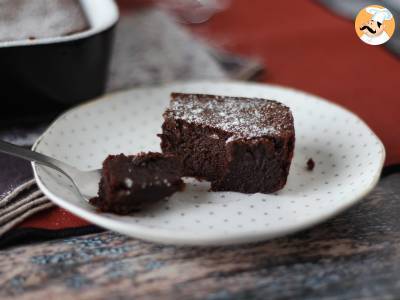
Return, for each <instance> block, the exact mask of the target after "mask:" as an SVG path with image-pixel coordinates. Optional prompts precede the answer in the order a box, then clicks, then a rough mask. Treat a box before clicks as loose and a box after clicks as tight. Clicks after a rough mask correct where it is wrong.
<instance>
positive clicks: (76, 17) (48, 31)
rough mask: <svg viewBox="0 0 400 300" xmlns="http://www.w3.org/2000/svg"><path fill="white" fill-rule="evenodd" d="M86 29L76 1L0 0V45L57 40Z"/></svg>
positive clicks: (83, 17) (84, 18) (85, 23)
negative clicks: (14, 42)
mask: <svg viewBox="0 0 400 300" xmlns="http://www.w3.org/2000/svg"><path fill="white" fill-rule="evenodd" d="M86 29H88V23H87V20H86V17H85V16H84V13H83V11H82V9H81V6H80V4H79V1H77V0H74V1H71V0H68V1H63V0H35V1H32V0H0V41H13V40H25V39H33V38H35V39H39V38H49V37H58V36H64V35H69V34H72V33H74V32H77V31H81V30H86Z"/></svg>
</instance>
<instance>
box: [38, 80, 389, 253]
mask: <svg viewBox="0 0 400 300" xmlns="http://www.w3.org/2000/svg"><path fill="white" fill-rule="evenodd" d="M172 91H176V92H190V93H209V94H220V95H230V96H244V97H258V98H268V99H275V100H278V101H280V102H282V103H284V104H286V105H287V106H289V107H290V108H291V110H292V112H293V116H294V120H295V129H296V146H295V154H294V158H293V162H292V165H291V168H290V174H289V178H288V182H287V184H286V186H285V187H284V189H282V190H281V191H279V192H277V193H275V194H269V195H266V194H259V193H258V194H252V195H247V194H241V193H233V192H209V191H208V189H209V184H208V183H207V182H198V181H196V180H194V179H186V180H185V181H186V183H187V187H186V189H185V191H183V192H179V193H176V194H175V195H173V196H172V197H171V198H170V199H168V200H165V201H161V202H159V203H158V204H157V205H155V206H154V207H153V208H151V209H149V210H147V211H143V212H141V213H136V214H132V215H130V216H118V215H114V214H109V213H100V212H98V211H96V209H95V208H94V207H92V206H91V205H90V204H89V203H88V202H87V200H85V199H82V198H80V197H79V196H78V195H76V194H75V193H74V190H73V189H72V188H71V186H70V183H69V182H68V181H67V180H66V179H65V178H63V177H62V176H58V174H57V172H55V171H52V170H49V169H48V168H46V167H43V166H40V165H38V164H33V168H34V173H35V178H36V180H37V182H38V184H39V186H40V188H41V189H42V190H43V192H44V193H45V194H46V195H47V196H48V197H49V198H50V199H51V200H52V201H54V203H56V204H57V205H59V206H61V207H63V208H65V209H67V210H68V211H70V212H72V213H73V214H76V215H77V216H80V217H81V218H83V219H86V220H88V221H90V222H92V223H94V224H97V225H99V226H102V227H104V228H108V229H110V230H114V231H117V232H120V233H123V234H126V235H129V236H132V237H135V238H140V239H143V240H148V241H153V242H160V243H168V244H185V245H223V244H238V243H246V242H255V241H260V240H266V239H270V238H274V237H278V236H282V235H286V234H289V233H293V232H296V231H299V230H302V229H305V228H308V227H310V226H312V225H315V224H317V223H320V222H322V221H325V220H326V219H328V218H330V217H332V216H334V215H336V214H338V213H340V212H341V211H343V210H345V209H347V208H348V207H350V206H351V205H353V204H355V203H356V202H357V201H359V200H361V199H362V198H363V197H364V196H365V195H366V194H367V193H368V192H369V191H370V190H371V189H372V188H373V187H374V186H375V184H376V183H377V180H378V178H379V175H380V172H381V169H382V165H383V162H384V158H385V150H384V147H383V145H382V143H381V142H380V140H379V139H378V138H377V137H376V135H375V134H374V133H373V132H372V131H371V129H369V128H368V127H367V125H366V124H365V123H364V122H363V121H362V120H360V119H359V118H358V117H357V116H356V115H354V114H353V113H351V112H349V111H347V110H345V109H344V108H341V107H339V106H337V105H335V104H332V103H330V102H328V101H327V100H324V99H321V98H319V97H316V96H313V95H310V94H306V93H304V92H301V91H297V90H293V89H289V88H284V87H280V86H273V85H264V84H248V83H240V82H219V83H211V82H193V83H176V84H172V85H166V86H162V87H157V88H144V89H133V90H129V91H123V92H119V93H114V94H110V95H106V96H104V97H101V98H99V99H97V100H96V101H92V102H89V103H87V104H83V105H80V106H78V107H76V108H73V109H71V110H69V111H67V112H66V113H65V114H63V115H62V116H60V117H59V118H58V119H57V120H56V121H55V122H54V123H53V124H52V125H51V126H50V127H49V128H48V129H47V131H46V132H45V133H44V134H43V135H42V136H41V137H40V138H39V139H38V141H37V142H36V144H35V145H34V147H33V149H34V150H36V151H39V152H41V153H44V154H47V155H50V156H52V157H55V158H57V159H60V160H63V161H65V162H67V163H69V164H71V165H74V166H76V167H77V168H80V169H82V170H91V169H96V168H100V167H101V164H102V161H103V160H104V159H105V158H106V156H107V155H108V154H117V153H126V154H133V153H136V152H139V151H149V150H152V151H157V150H160V148H159V142H160V141H159V138H158V137H157V135H156V134H157V133H159V132H160V128H161V124H162V113H163V111H164V109H165V108H166V107H167V105H168V102H169V94H170V92H172ZM309 158H312V159H313V160H314V161H315V168H314V170H313V171H309V170H307V168H306V166H307V160H308V159H309Z"/></svg>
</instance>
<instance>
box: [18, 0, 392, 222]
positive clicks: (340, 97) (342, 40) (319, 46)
mask: <svg viewBox="0 0 400 300" xmlns="http://www.w3.org/2000/svg"><path fill="white" fill-rule="evenodd" d="M121 4H122V9H124V7H126V8H128V6H130V5H128V4H129V2H128V1H121ZM360 9H361V7H360ZM399 21H400V20H399ZM189 27H190V28H191V30H192V31H193V32H194V33H196V34H198V35H200V36H203V37H205V38H208V39H211V40H213V41H215V42H216V43H217V44H221V45H223V46H224V47H225V48H226V49H228V50H231V51H233V52H237V53H241V54H244V55H250V56H256V57H260V58H262V59H264V61H265V63H266V64H267V65H268V73H267V74H266V76H265V78H264V79H263V80H264V81H265V82H268V83H275V84H280V85H285V86H290V87H294V88H298V89H301V90H304V91H307V92H310V93H313V94H317V95H320V96H322V97H324V98H327V99H329V100H331V101H333V102H336V103H338V104H341V105H343V106H345V107H346V108H348V109H350V110H352V111H353V112H355V113H356V114H358V115H359V116H360V117H361V118H363V119H364V120H365V121H366V122H367V123H368V125H369V126H370V127H371V128H372V129H373V130H374V131H375V132H376V134H377V135H378V136H379V137H380V138H381V140H382V141H383V143H384V144H385V147H386V151H387V158H386V165H388V164H395V163H400V116H399V114H400V99H399V96H398V95H399V92H398V88H399V83H400V81H399V79H400V61H399V59H398V58H396V57H395V56H394V55H392V54H391V53H390V52H388V51H387V50H386V49H385V48H383V47H382V46H369V45H365V44H363V43H362V42H361V41H360V40H359V39H358V37H357V35H356V34H355V31H354V24H353V23H352V22H349V21H347V20H345V19H342V18H340V17H338V16H335V15H333V14H332V13H330V12H329V11H327V10H326V9H325V8H323V7H322V6H319V5H318V4H316V3H314V2H311V1H308V0H297V1H289V0H286V1H283V0H281V1H272V0H271V1H266V0H252V1H248V0H233V1H232V5H231V6H230V7H229V9H227V10H226V11H223V12H221V13H218V14H217V15H216V16H215V17H213V18H212V19H211V20H210V21H208V22H207V23H204V24H201V25H192V26H189ZM85 225H88V223H87V222H86V221H83V220H81V219H79V218H77V217H75V216H73V215H71V214H70V213H68V212H66V211H64V210H63V209H61V208H54V209H51V210H49V211H45V212H42V213H40V214H38V215H36V216H34V217H32V218H30V219H29V220H27V221H25V222H24V223H23V224H21V225H20V227H24V228H27V227H31V228H32V227H33V228H45V229H63V228H71V227H80V226H85Z"/></svg>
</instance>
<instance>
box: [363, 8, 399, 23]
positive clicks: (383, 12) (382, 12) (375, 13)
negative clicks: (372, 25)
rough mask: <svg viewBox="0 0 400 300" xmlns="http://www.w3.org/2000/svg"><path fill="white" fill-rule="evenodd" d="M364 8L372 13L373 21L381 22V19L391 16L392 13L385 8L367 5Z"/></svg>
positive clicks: (387, 18)
mask: <svg viewBox="0 0 400 300" xmlns="http://www.w3.org/2000/svg"><path fill="white" fill-rule="evenodd" d="M365 10H366V11H367V13H369V14H371V15H372V20H373V21H375V22H379V23H381V24H383V21H385V20H391V19H392V18H393V15H392V13H391V12H390V11H389V10H388V9H387V8H378V7H367V8H366V9H365Z"/></svg>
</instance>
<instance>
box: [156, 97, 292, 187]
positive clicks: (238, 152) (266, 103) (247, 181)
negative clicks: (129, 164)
mask: <svg viewBox="0 0 400 300" xmlns="http://www.w3.org/2000/svg"><path fill="white" fill-rule="evenodd" d="M159 136H160V138H161V148H162V150H163V152H164V153H166V154H172V155H176V156H177V157H179V158H180V159H181V163H182V166H183V173H184V176H194V177H198V178H200V179H205V180H209V181H211V189H212V190H214V191H237V192H242V193H256V192H261V193H271V192H275V191H277V190H279V189H281V188H282V187H283V186H284V185H285V183H286V179H287V176H288V172H289V167H290V163H291V160H292V156H293V150H294V142H295V132H294V125H293V117H292V114H291V112H290V110H289V108H288V107H286V106H284V105H282V104H281V103H279V102H277V101H272V100H265V99H256V98H240V97H224V96H214V95H202V94H182V93H173V94H172V95H171V103H170V107H169V108H168V109H167V110H166V112H165V113H164V123H163V125H162V134H160V135H159Z"/></svg>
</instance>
